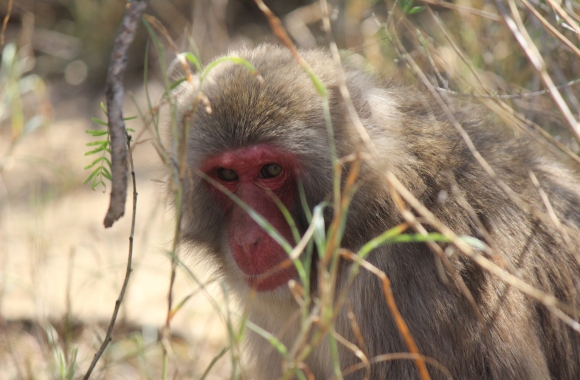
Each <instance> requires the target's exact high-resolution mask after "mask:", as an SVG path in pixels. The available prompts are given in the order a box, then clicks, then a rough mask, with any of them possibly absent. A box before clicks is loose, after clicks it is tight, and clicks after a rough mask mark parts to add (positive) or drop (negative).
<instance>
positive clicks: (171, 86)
mask: <svg viewBox="0 0 580 380" xmlns="http://www.w3.org/2000/svg"><path fill="white" fill-rule="evenodd" d="M183 82H185V78H181V79H178V80H176V81H175V82H173V83H171V85H170V86H169V89H170V90H174V89H175V88H176V87H177V86H179V85H180V84H182V83H183Z"/></svg>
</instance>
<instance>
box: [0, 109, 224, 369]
mask: <svg viewBox="0 0 580 380" xmlns="http://www.w3.org/2000/svg"><path fill="white" fill-rule="evenodd" d="M126 112H127V114H130V112H131V111H130V110H128V111H126ZM63 114H66V112H63ZM55 115H56V117H55V120H54V121H53V122H52V123H51V124H50V125H49V126H47V127H45V128H43V129H41V130H38V131H36V132H34V133H33V134H31V135H28V136H26V137H25V138H24V139H23V140H22V141H21V143H20V144H19V145H18V146H17V147H16V149H15V151H14V153H13V155H12V156H11V157H9V158H7V159H8V160H9V162H7V164H6V166H5V169H4V171H2V172H0V379H28V378H30V379H32V378H35V379H45V378H60V377H61V375H59V369H58V368H59V366H61V365H62V362H64V363H65V364H64V366H65V367H66V366H68V365H69V364H70V363H71V361H72V360H71V357H72V354H71V353H72V350H73V348H74V347H77V348H78V354H77V357H76V361H75V363H76V368H77V369H76V371H75V376H74V378H78V377H80V376H82V375H83V374H84V371H85V370H86V368H87V367H88V364H89V363H90V360H91V359H92V357H93V355H94V353H95V352H96V350H97V349H98V347H99V345H100V342H101V341H102V338H103V337H104V335H105V331H106V327H107V325H108V321H109V319H110V318H111V314H112V311H113V308H114V305H115V300H116V299H117V296H118V293H119V290H120V289H121V284H122V281H123V278H124V275H125V269H126V262H127V253H128V246H129V233H130V219H131V215H130V214H131V199H130V198H129V199H128V203H127V208H126V212H125V216H124V217H123V218H122V219H121V220H120V221H119V222H117V223H116V224H115V225H114V226H113V228H110V229H105V228H104V227H103V218H104V215H105V212H106V209H107V206H108V201H109V190H110V187H109V188H107V191H106V192H105V193H103V190H102V188H99V189H97V190H96V191H92V190H91V189H90V186H88V185H83V181H84V179H85V178H86V177H87V176H88V174H89V172H88V171H85V170H84V169H83V167H84V166H86V165H88V164H89V163H90V162H91V161H92V160H93V159H94V158H93V157H85V156H84V153H85V152H86V151H87V150H89V148H87V147H86V146H85V144H86V143H87V142H90V141H94V140H95V138H93V137H92V136H90V135H88V134H86V133H85V130H87V129H96V128H97V126H96V124H95V123H93V122H92V121H91V120H90V117H89V116H96V117H101V118H102V115H86V116H85V115H80V116H79V115H77V116H75V117H72V118H71V117H66V118H61V117H59V113H58V110H56V112H55ZM129 127H132V128H134V129H136V130H137V131H139V130H141V129H142V128H143V123H142V122H140V121H132V122H130V124H129ZM8 137H9V136H8V135H2V136H0V153H2V154H0V159H2V157H3V155H4V153H3V152H6V149H7V144H8V141H9V138H8ZM146 137H147V136H146V135H145V138H146ZM134 161H135V165H136V167H135V170H136V175H137V191H138V194H139V196H138V204H137V224H136V233H135V240H134V241H135V247H134V260H133V272H132V275H131V280H130V283H129V287H128V291H127V294H126V299H125V300H124V302H123V305H122V308H121V312H120V315H119V318H118V323H117V324H118V327H119V328H118V329H117V330H116V332H115V334H114V336H113V342H112V344H111V345H110V347H109V349H108V351H107V354H106V355H105V356H104V358H103V360H102V363H101V364H102V365H101V366H100V367H99V368H98V369H97V371H96V372H95V375H94V376H93V378H104V379H116V378H119V379H132V378H159V374H160V369H161V365H162V357H161V345H160V343H159V342H160V335H159V333H160V331H161V328H162V327H163V325H164V324H165V320H166V315H167V296H168V288H169V279H170V258H169V256H168V254H167V251H168V250H169V249H170V248H171V239H172V234H173V229H174V221H173V217H172V211H171V209H170V207H168V206H167V203H166V201H165V200H164V198H165V195H164V193H163V188H162V186H161V185H160V184H159V183H158V181H159V180H162V179H163V171H162V166H161V164H160V161H159V160H158V158H157V154H156V153H155V150H154V149H153V147H152V145H151V144H150V143H148V142H144V143H142V144H139V145H138V146H137V147H136V149H135V152H134ZM184 260H185V261H186V262H188V264H189V265H191V267H194V265H193V262H192V260H191V259H189V258H184ZM197 272H200V273H203V272H204V270H203V269H202V270H201V271H200V270H197ZM216 288H218V287H217V286H214V289H213V290H212V291H211V294H212V295H214V296H217V297H218V298H219V294H220V292H219V289H216ZM188 295H193V296H192V297H191V298H190V299H189V300H188V301H187V302H186V303H185V305H184V306H183V308H181V309H180V310H179V311H178V312H177V313H176V315H175V317H174V319H173V320H172V322H171V327H172V332H173V336H172V338H171V351H172V354H171V356H170V367H169V375H170V377H171V378H194V377H198V376H200V374H201V373H203V372H204V371H205V368H206V367H207V366H208V364H209V363H210V361H211V360H212V359H213V358H214V357H215V356H216V355H217V353H218V352H219V351H220V350H222V349H223V348H224V347H226V346H227V340H226V334H225V331H226V329H225V327H224V323H223V321H222V319H220V317H219V313H218V312H216V310H215V308H214V307H212V306H211V305H210V303H209V302H208V298H209V296H208V295H206V294H204V293H203V292H201V291H199V286H198V285H197V284H196V283H195V281H194V280H192V279H191V278H190V277H189V276H187V275H186V274H185V273H184V272H183V271H179V272H178V275H177V280H176V284H175V289H174V296H175V302H180V301H181V300H183V299H184V298H185V297H186V296H188ZM218 302H219V301H218ZM67 316H68V318H67ZM53 328H54V331H53ZM55 334H56V335H55ZM55 342H58V344H56V343H55ZM61 352H62V355H61V356H59V355H60V353H61ZM62 356H63V357H64V360H61V359H60V358H61V357H62ZM230 361H231V360H230V358H228V357H227V355H224V357H222V358H221V359H220V360H219V362H218V363H217V364H216V366H215V368H214V369H213V370H212V371H211V373H210V375H209V376H208V377H207V378H208V379H220V378H225V377H226V374H227V373H229V366H228V363H229V362H230ZM62 378H64V377H62Z"/></svg>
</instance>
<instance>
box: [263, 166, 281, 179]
mask: <svg viewBox="0 0 580 380" xmlns="http://www.w3.org/2000/svg"><path fill="white" fill-rule="evenodd" d="M280 173H282V167H281V166H280V165H278V164H266V165H264V166H262V169H260V177H261V178H273V177H276V176H277V175H279V174H280Z"/></svg>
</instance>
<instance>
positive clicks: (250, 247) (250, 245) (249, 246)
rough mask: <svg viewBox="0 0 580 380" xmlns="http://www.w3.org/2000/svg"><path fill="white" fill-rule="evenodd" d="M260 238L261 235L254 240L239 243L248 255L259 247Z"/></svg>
mask: <svg viewBox="0 0 580 380" xmlns="http://www.w3.org/2000/svg"><path fill="white" fill-rule="evenodd" d="M245 240H247V239H245ZM260 240H261V239H260V237H256V238H255V239H252V241H249V242H248V241H245V242H239V243H238V244H239V245H240V246H241V247H242V249H243V250H244V253H245V254H246V255H251V254H252V253H253V252H254V251H255V250H256V249H257V247H258V244H259V243H260Z"/></svg>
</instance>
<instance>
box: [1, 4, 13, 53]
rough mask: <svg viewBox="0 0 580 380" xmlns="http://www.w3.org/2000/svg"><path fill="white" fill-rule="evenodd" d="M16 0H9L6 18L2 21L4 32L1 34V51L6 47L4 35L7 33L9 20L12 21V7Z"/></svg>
mask: <svg viewBox="0 0 580 380" xmlns="http://www.w3.org/2000/svg"><path fill="white" fill-rule="evenodd" d="M13 4H14V0H8V7H7V9H6V16H4V21H2V31H1V32H0V49H2V48H3V47H4V43H5V42H6V40H5V38H4V37H5V36H4V34H5V33H6V27H7V26H8V20H10V15H11V14H12V5H13Z"/></svg>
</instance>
